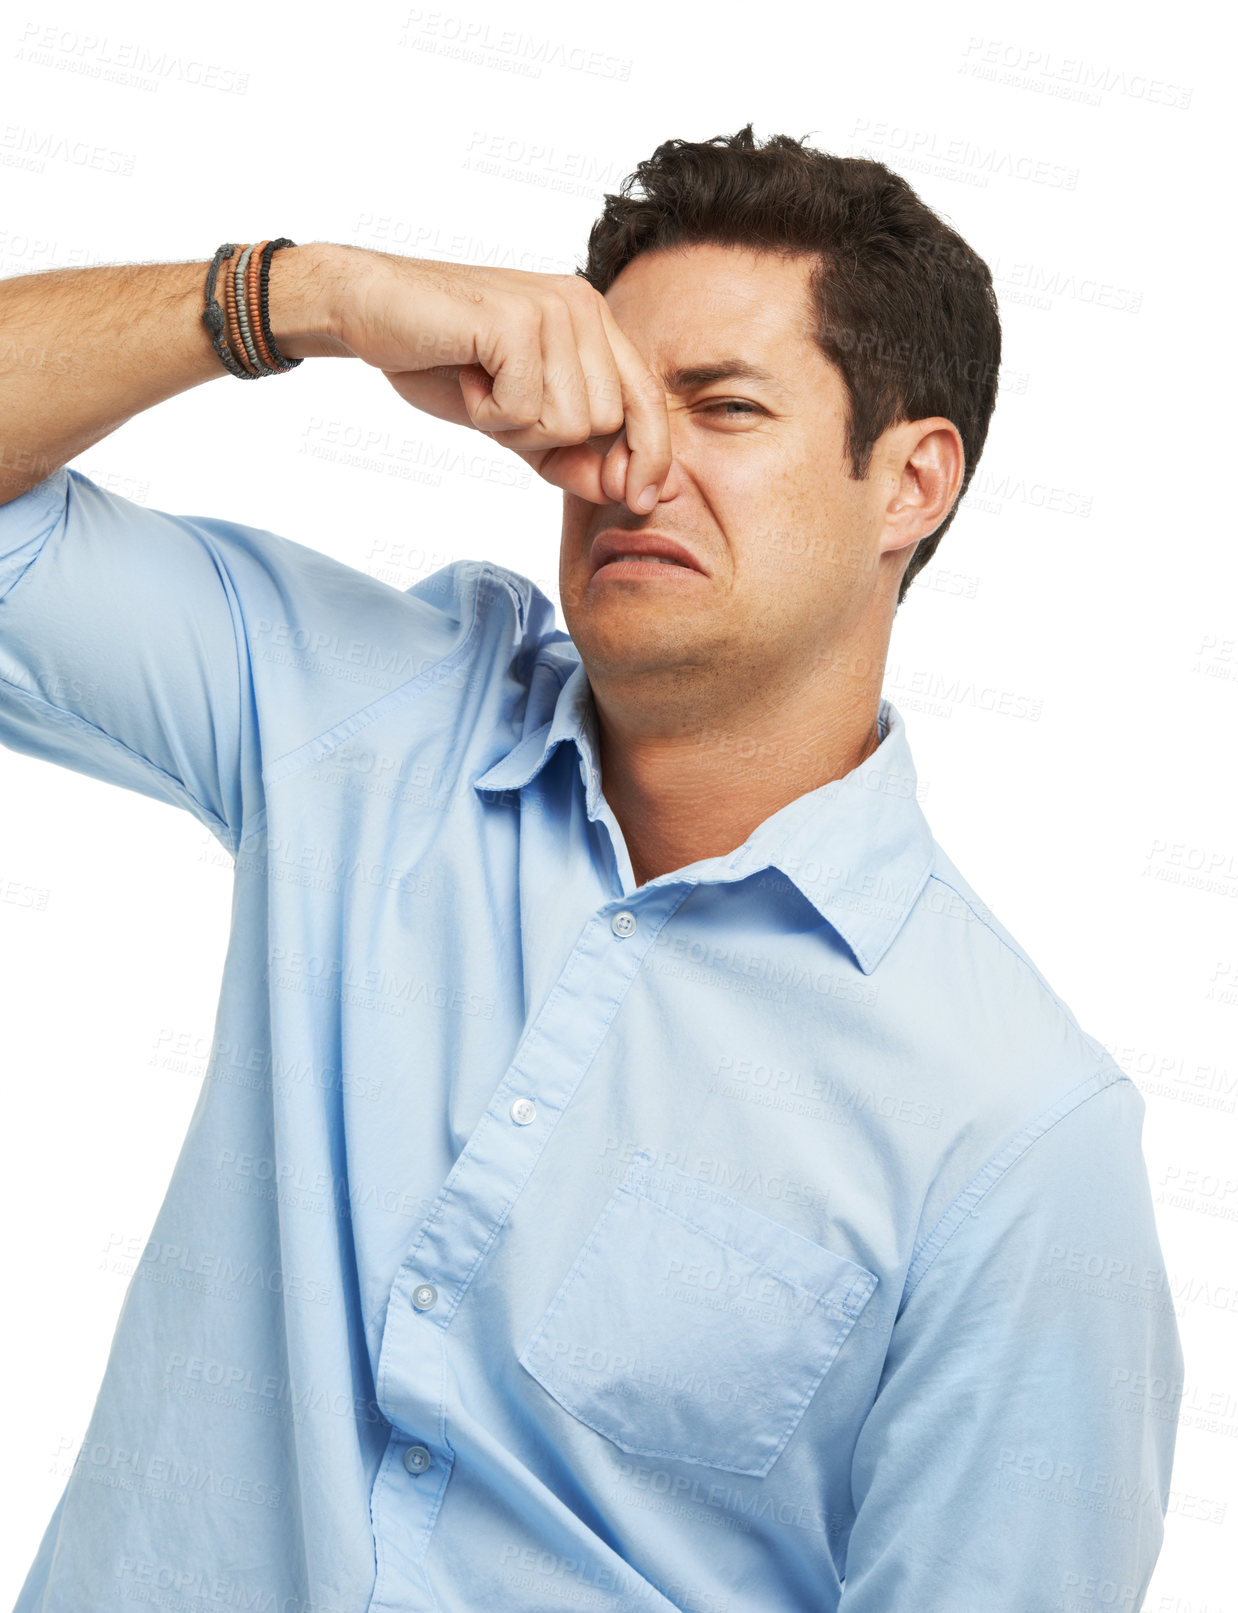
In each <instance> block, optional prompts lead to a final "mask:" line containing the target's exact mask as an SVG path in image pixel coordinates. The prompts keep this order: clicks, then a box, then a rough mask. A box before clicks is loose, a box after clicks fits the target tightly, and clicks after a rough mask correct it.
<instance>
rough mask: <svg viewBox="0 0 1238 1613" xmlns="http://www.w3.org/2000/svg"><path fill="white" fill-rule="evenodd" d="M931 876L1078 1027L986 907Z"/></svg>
mask: <svg viewBox="0 0 1238 1613" xmlns="http://www.w3.org/2000/svg"><path fill="white" fill-rule="evenodd" d="M931 877H932V878H933V879H935V880H937V882H938V883H939V884H941V885H944V886H945V887H946V889H947V890H950V891H953V892H954V894H955V895H956V896H957V897H958V898H959V900H960V901H961V902H965V903H966V905H967V907H968V908H969V909H970V911H971V912H973V913H974V914H975V915H976V917H977V918H978V919H979V920H980V922H981V924H983V925H984V927H985V929H986V930H987V931H988V932H989V934H990V935H991V936H992V937H993V939H994V940H995V941H997V942H998V944H999V945H1001V946H1003V947H1005V949H1006V951H1007V952H1009V953H1010V955H1011V957H1012V958H1014V959H1015V961H1016V962H1017V963H1020V964H1021V965H1022V966H1023V968H1025V969H1026V970H1027V971H1028V973H1029V974H1030V975H1031V976H1032V977H1033V979H1035V981H1036V982H1037V984H1038V985H1039V986H1040V988H1041V990H1042V991H1043V992H1044V993H1045V995H1046V996H1047V997H1049V998H1050V999H1051V1000H1052V1002H1053V1003H1054V1004H1055V1006H1056V1007H1058V1008H1059V1009H1060V1010H1061V1011H1062V1013H1063V1014H1064V1015H1065V1017H1066V1019H1067V1020H1069V1022H1070V1024H1071V1025H1072V1026H1073V1027H1074V1028H1075V1029H1076V1030H1078V1028H1079V1027H1078V1025H1077V1023H1076V1021H1075V1018H1074V1015H1073V1014H1072V1013H1071V1012H1070V1009H1069V1008H1067V1006H1066V1004H1065V1003H1064V1002H1063V1001H1062V999H1061V998H1060V997H1059V996H1058V994H1057V992H1056V991H1054V989H1053V987H1052V986H1051V985H1050V984H1049V982H1048V981H1047V980H1046V979H1045V977H1044V975H1042V974H1041V972H1040V970H1039V969H1038V968H1037V967H1036V965H1035V964H1034V963H1033V962H1032V961H1031V959H1030V958H1027V957H1024V955H1023V954H1022V953H1021V952H1020V951H1018V949H1017V948H1016V947H1013V946H1011V944H1010V942H1009V941H1008V940H1007V939H1006V937H1005V936H1004V935H1002V933H1001V932H1000V930H998V929H997V928H996V926H995V925H994V924H993V922H992V918H991V915H990V914H989V912H988V911H987V909H985V908H983V907H977V906H976V903H975V901H973V900H972V898H971V897H970V896H969V895H968V893H967V892H966V891H962V890H960V889H959V887H958V886H957V885H955V884H953V883H952V882H951V881H950V880H949V879H947V878H946V876H945V875H944V874H939V873H937V872H936V871H933V872H932V873H931Z"/></svg>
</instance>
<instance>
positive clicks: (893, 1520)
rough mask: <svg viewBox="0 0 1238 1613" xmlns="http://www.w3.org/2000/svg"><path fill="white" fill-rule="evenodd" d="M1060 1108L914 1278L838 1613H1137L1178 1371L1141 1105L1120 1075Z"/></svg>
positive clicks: (993, 1173) (990, 1177)
mask: <svg viewBox="0 0 1238 1613" xmlns="http://www.w3.org/2000/svg"><path fill="white" fill-rule="evenodd" d="M1060 1108H1061V1110H1062V1112H1061V1113H1057V1114H1055V1115H1052V1116H1048V1117H1046V1118H1045V1122H1044V1123H1043V1124H1042V1125H1041V1126H1040V1127H1039V1128H1038V1127H1035V1126H1034V1127H1031V1128H1029V1134H1030V1140H1029V1137H1024V1138H1020V1139H1014V1140H1013V1143H1012V1146H1011V1147H1010V1148H1009V1149H1007V1150H1006V1151H1005V1152H1004V1155H1003V1160H1002V1161H999V1162H995V1169H991V1170H989V1171H987V1172H983V1173H981V1175H980V1176H979V1177H978V1178H977V1179H976V1181H975V1182H974V1184H973V1185H972V1187H971V1188H970V1189H969V1190H968V1191H967V1193H965V1194H964V1195H962V1196H961V1198H960V1201H957V1202H956V1205H955V1207H954V1211H953V1213H952V1214H950V1215H949V1216H947V1217H946V1218H943V1224H942V1225H941V1226H940V1227H939V1228H938V1229H936V1231H935V1233H934V1234H933V1235H931V1236H930V1237H929V1238H928V1239H926V1249H925V1258H924V1259H922V1260H919V1261H917V1262H916V1263H914V1264H913V1269H912V1271H911V1272H910V1273H909V1277H908V1287H909V1291H908V1293H907V1294H906V1295H905V1297H904V1303H903V1305H902V1308H901V1310H900V1313H899V1317H898V1320H897V1322H896V1323H895V1327H894V1331H893V1336H892V1339H891V1344H890V1348H889V1351H888V1355H887V1359H886V1363H885V1366H884V1368H883V1372H882V1379H881V1384H880V1387H879V1390H878V1393H877V1396H876V1398H875V1401H874V1403H873V1406H872V1408H871V1410H870V1411H869V1413H868V1416H867V1418H866V1420H865V1423H864V1425H863V1427H862V1429H861V1432H860V1436H859V1439H858V1441H857V1444H856V1449H855V1453H854V1460H853V1468H852V1490H853V1498H854V1502H855V1507H856V1521H855V1524H854V1526H853V1529H852V1532H851V1537H850V1542H849V1546H848V1552H847V1559H846V1577H845V1583H844V1587H843V1593H842V1598H841V1601H840V1604H839V1608H840V1613H900V1610H902V1609H911V1608H914V1609H916V1613H995V1610H996V1609H1001V1613H1050V1610H1055V1609H1056V1610H1060V1609H1066V1608H1090V1607H1093V1606H1095V1607H1097V1608H1100V1607H1105V1608H1115V1609H1122V1610H1126V1613H1138V1610H1139V1608H1140V1607H1141V1605H1142V1601H1143V1596H1144V1593H1145V1591H1146V1589H1147V1586H1148V1582H1149V1580H1150V1578H1151V1575H1152V1570H1153V1567H1154V1565H1155V1562H1156V1558H1157V1554H1158V1552H1159V1550H1160V1546H1161V1541H1162V1538H1163V1532H1164V1517H1165V1511H1166V1507H1167V1505H1168V1497H1169V1484H1170V1476H1171V1472H1172V1465H1173V1451H1174V1440H1175V1434H1176V1425H1177V1410H1178V1402H1179V1398H1180V1394H1181V1383H1182V1368H1183V1359H1182V1351H1181V1346H1180V1341H1179V1334H1178V1328H1177V1322H1176V1318H1175V1314H1174V1310H1173V1306H1172V1302H1171V1299H1170V1295H1169V1289H1168V1283H1167V1281H1166V1274H1165V1268H1164V1263H1163V1259H1162V1254H1161V1249H1160V1244H1159V1241H1158V1237H1157V1231H1156V1226H1155V1220H1154V1212H1153V1205H1152V1195H1151V1190H1150V1187H1149V1183H1148V1175H1147V1168H1146V1165H1145V1163H1144V1158H1143V1154H1142V1149H1141V1143H1140V1134H1141V1130H1142V1121H1143V1114H1144V1108H1145V1105H1144V1100H1143V1097H1142V1095H1141V1094H1140V1092H1139V1090H1138V1088H1137V1087H1135V1085H1134V1084H1133V1083H1132V1082H1131V1081H1130V1079H1129V1078H1128V1077H1126V1076H1125V1075H1119V1076H1118V1077H1117V1078H1116V1079H1113V1080H1111V1081H1110V1082H1109V1083H1108V1084H1107V1085H1104V1086H1102V1087H1101V1088H1100V1090H1098V1091H1097V1090H1091V1091H1090V1093H1089V1095H1087V1096H1086V1097H1085V1098H1084V1099H1083V1100H1082V1101H1079V1102H1076V1103H1074V1104H1073V1106H1071V1105H1069V1102H1068V1100H1067V1101H1064V1102H1063V1104H1062V1105H1061V1106H1060ZM998 1166H1000V1169H998V1168H996V1167H998Z"/></svg>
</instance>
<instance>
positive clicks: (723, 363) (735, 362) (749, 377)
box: [661, 358, 785, 392]
mask: <svg viewBox="0 0 1238 1613" xmlns="http://www.w3.org/2000/svg"><path fill="white" fill-rule="evenodd" d="M661 379H662V384H663V386H664V387H665V388H666V390H667V391H668V392H694V391H695V390H696V389H697V388H698V387H702V386H712V385H713V384H714V382H715V381H760V382H762V383H763V384H765V385H767V386H772V387H773V388H774V389H775V390H776V391H778V392H782V391H785V388H784V387H783V386H782V385H781V384H780V382H779V380H778V377H777V376H775V375H771V374H770V372H769V371H768V370H766V369H762V368H761V366H760V365H759V364H751V363H749V362H748V360H747V359H742V358H722V359H718V360H717V361H716V362H715V363H713V364H681V365H680V366H679V367H678V368H676V369H672V370H665V371H663V372H662V377H661Z"/></svg>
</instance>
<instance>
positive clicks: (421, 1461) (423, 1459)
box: [404, 1445, 430, 1473]
mask: <svg viewBox="0 0 1238 1613" xmlns="http://www.w3.org/2000/svg"><path fill="white" fill-rule="evenodd" d="M429 1465H430V1453H429V1451H428V1450H427V1449H426V1448H425V1446H424V1445H410V1446H409V1447H408V1449H407V1450H406V1451H405V1452H404V1466H405V1467H406V1468H407V1469H408V1471H409V1472H410V1473H424V1472H425V1470H426V1468H428V1467H429Z"/></svg>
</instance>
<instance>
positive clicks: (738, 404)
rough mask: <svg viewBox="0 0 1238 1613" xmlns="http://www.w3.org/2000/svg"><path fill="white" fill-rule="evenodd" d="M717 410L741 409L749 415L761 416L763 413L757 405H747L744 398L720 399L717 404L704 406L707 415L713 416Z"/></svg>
mask: <svg viewBox="0 0 1238 1613" xmlns="http://www.w3.org/2000/svg"><path fill="white" fill-rule="evenodd" d="M719 409H743V410H745V411H746V412H748V413H749V414H761V413H763V412H764V411H763V410H762V409H761V407H760V405H759V404H756V403H749V402H748V401H747V400H746V399H745V398H722V399H720V400H719V401H718V402H717V403H709V404H706V406H705V412H706V413H707V414H713V413H715V412H716V411H717V410H719ZM732 418H734V416H732Z"/></svg>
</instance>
